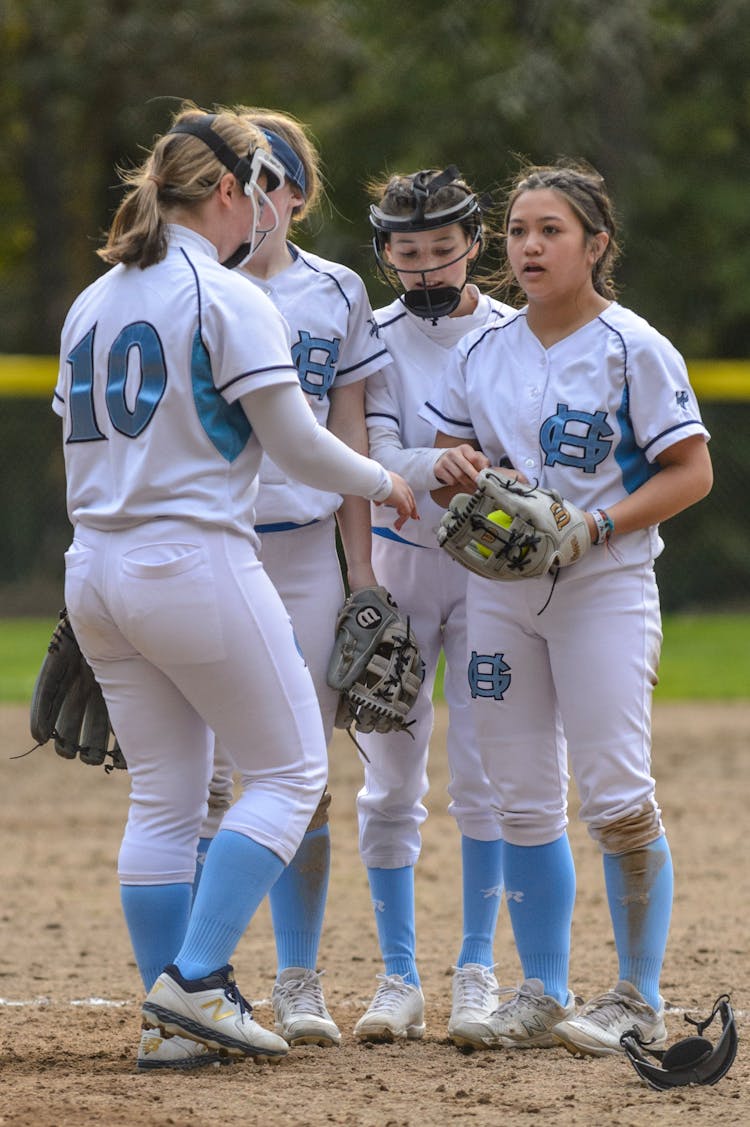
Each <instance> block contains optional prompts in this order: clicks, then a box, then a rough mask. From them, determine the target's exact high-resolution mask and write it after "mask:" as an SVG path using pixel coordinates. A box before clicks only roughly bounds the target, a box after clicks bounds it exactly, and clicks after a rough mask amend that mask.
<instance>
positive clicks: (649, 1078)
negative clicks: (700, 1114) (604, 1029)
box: [620, 994, 738, 1091]
mask: <svg viewBox="0 0 750 1127" xmlns="http://www.w3.org/2000/svg"><path fill="white" fill-rule="evenodd" d="M717 1013H720V1014H721V1021H722V1033H721V1037H720V1038H719V1040H718V1041H717V1043H716V1044H715V1045H712V1044H711V1042H710V1041H709V1040H708V1039H707V1038H706V1037H704V1036H703V1031H704V1029H706V1028H707V1026H709V1025H710V1024H711V1022H712V1021H713V1020H714V1018H715V1017H716V1015H717ZM685 1021H687V1022H688V1023H689V1024H690V1025H694V1026H695V1027H696V1029H697V1030H698V1034H697V1036H693V1037H686V1038H685V1039H684V1040H682V1041H678V1042H677V1044H676V1045H672V1047H671V1048H670V1049H667V1050H666V1052H661V1051H657V1050H649V1048H648V1044H647V1043H645V1042H643V1041H642V1040H641V1038H640V1036H639V1034H638V1032H637V1030H635V1029H628V1030H626V1031H625V1032H624V1033H623V1035H622V1037H621V1038H620V1044H621V1045H622V1047H623V1049H624V1050H625V1052H626V1053H627V1054H628V1057H629V1058H630V1061H631V1063H632V1065H633V1068H634V1069H635V1070H636V1072H637V1073H638V1075H639V1076H640V1077H641V1079H642V1080H645V1081H646V1083H647V1084H649V1085H650V1086H651V1087H652V1088H656V1089H657V1091H666V1089H667V1088H680V1087H683V1086H684V1085H687V1084H716V1083H717V1081H719V1080H721V1078H722V1076H725V1075H726V1074H727V1072H729V1069H730V1068H731V1067H732V1063H733V1061H734V1058H735V1056H736V1055H737V1041H738V1037H737V1027H736V1026H735V1023H734V1014H733V1013H732V1007H731V1006H730V1004H729V995H728V994H722V995H720V997H718V998H717V999H716V1001H715V1002H714V1006H713V1009H712V1011H711V1014H710V1016H709V1017H707V1018H706V1020H705V1021H695V1019H694V1018H692V1017H689V1016H688V1015H687V1014H685ZM646 1053H647V1054H648V1056H651V1057H654V1058H656V1060H657V1061H658V1062H659V1063H657V1064H652V1063H651V1062H650V1061H649V1060H648V1059H647V1057H646V1055H645V1054H646Z"/></svg>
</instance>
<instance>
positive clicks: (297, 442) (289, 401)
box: [240, 384, 392, 501]
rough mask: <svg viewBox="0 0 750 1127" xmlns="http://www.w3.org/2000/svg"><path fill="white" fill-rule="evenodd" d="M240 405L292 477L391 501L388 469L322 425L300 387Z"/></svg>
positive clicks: (259, 394)
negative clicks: (351, 448) (357, 451)
mask: <svg viewBox="0 0 750 1127" xmlns="http://www.w3.org/2000/svg"><path fill="white" fill-rule="evenodd" d="M240 402H241V403H242V406H243V409H244V410H245V413H246V415H247V417H248V419H249V420H250V423H251V424H252V427H253V431H254V432H255V435H256V436H257V438H258V441H259V442H260V444H261V446H262V447H263V449H264V450H265V451H266V453H267V454H268V455H269V457H271V458H272V459H273V460H274V462H276V464H277V466H279V468H280V469H281V470H282V471H283V472H284V473H285V474H286V475H287V476H288V477H293V478H296V479H297V480H298V481H303V482H305V484H307V485H311V486H312V487H313V488H314V489H323V490H326V491H327V492H329V493H342V492H343V491H344V490H346V491H347V492H348V493H353V494H355V495H356V496H358V497H367V498H369V499H370V500H372V501H383V500H385V499H386V498H387V497H388V496H390V493H391V488H392V486H391V479H390V477H389V476H388V474H387V473H386V471H385V470H384V469H383V467H382V466H380V465H378V463H377V462H374V461H372V460H371V459H370V458H364V457H363V456H362V455H361V454H357V453H355V451H354V450H350V449H349V447H348V446H346V445H345V444H344V443H343V442H340V441H339V439H338V438H336V437H335V435H333V434H331V433H330V432H329V431H327V430H325V428H324V427H321V426H319V425H318V423H317V421H316V419H315V416H314V415H313V413H312V411H311V410H310V407H309V405H308V403H307V401H306V400H305V397H304V395H303V394H302V391H301V389H300V387H299V385H298V384H297V385H294V384H283V385H279V384H276V385H273V386H271V387H266V388H260V389H258V391H253V392H250V394H248V395H244V396H242V398H241V400H240Z"/></svg>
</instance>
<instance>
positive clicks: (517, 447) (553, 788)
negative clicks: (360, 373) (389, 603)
mask: <svg viewBox="0 0 750 1127" xmlns="http://www.w3.org/2000/svg"><path fill="white" fill-rule="evenodd" d="M422 414H423V417H424V418H425V420H426V421H427V422H429V423H431V424H433V425H435V426H436V427H437V428H438V429H439V430H441V431H443V432H444V433H446V434H451V435H454V436H455V437H458V438H463V439H466V440H469V439H476V440H477V441H478V443H479V445H480V446H481V448H482V449H483V450H484V452H485V453H486V454H487V456H488V457H489V458H490V460H491V462H492V463H493V464H494V465H498V464H499V463H500V462H501V460H502V459H503V458H507V459H508V460H509V461H510V463H511V464H512V465H513V466H514V467H515V468H516V469H518V470H520V471H522V472H523V473H524V474H525V476H526V477H527V478H528V479H529V480H530V481H532V482H538V483H539V485H541V486H542V487H544V488H548V489H555V490H557V491H558V492H559V493H560V494H562V496H563V497H565V498H568V499H569V500H571V501H572V502H573V503H574V504H576V505H578V506H579V507H580V508H582V509H592V508H599V507H602V508H607V507H608V506H610V505H613V504H614V503H615V502H617V501H618V500H620V499H621V498H623V497H625V496H627V495H628V494H630V493H632V492H634V491H635V490H636V489H638V487H639V486H640V485H641V484H643V483H644V482H646V481H647V480H648V479H649V477H650V476H651V475H653V474H654V473H657V472H659V469H658V464H657V463H656V458H657V457H658V455H659V454H660V453H661V452H662V451H664V450H666V449H668V448H669V446H670V445H672V444H673V443H675V442H679V441H680V440H681V439H685V438H688V437H690V436H692V435H702V436H704V437H705V438H706V439H708V432H707V431H706V428H705V427H704V425H703V422H702V420H701V416H700V411H699V408H698V404H697V401H696V398H695V395H694V393H693V391H692V389H691V387H690V384H689V381H688V374H687V369H686V366H685V363H684V361H683V359H682V357H681V356H680V355H679V353H678V352H677V351H676V349H675V348H674V347H673V346H672V345H671V344H670V342H669V341H668V340H666V339H665V338H664V337H663V336H661V335H660V334H659V333H658V332H657V331H656V330H655V329H654V328H652V327H651V326H650V325H649V324H648V323H647V322H646V321H645V320H644V319H643V318H642V317H639V316H638V315H636V314H635V313H633V312H631V311H630V310H628V309H625V308H623V307H622V306H620V305H619V304H617V303H614V304H612V305H610V306H609V307H608V308H607V309H606V310H605V311H604V312H603V313H601V314H600V316H598V317H596V318H594V320H592V321H590V322H589V323H588V324H586V325H584V326H583V327H582V328H580V329H578V330H577V331H576V332H574V333H571V334H570V335H569V336H568V337H566V338H565V339H563V340H561V341H559V342H558V343H556V344H554V345H553V346H552V347H550V348H547V349H545V348H544V347H543V346H542V344H541V343H540V342H539V340H538V339H537V338H536V337H535V336H534V334H533V333H532V332H531V331H530V329H529V327H528V324H527V321H526V315H525V310H521V311H519V312H518V313H517V314H516V315H515V316H514V317H512V318H510V319H509V320H508V321H506V322H504V323H503V324H501V325H498V326H490V327H488V328H487V329H485V330H480V331H478V332H474V333H471V334H469V336H467V337H465V338H464V339H463V340H462V341H461V342H460V344H459V345H458V347H457V348H456V350H455V352H454V356H453V360H452V363H451V367H450V370H449V372H448V373H447V375H446V379H445V381H444V383H443V385H442V388H441V389H440V392H439V394H436V395H434V396H433V397H432V398H431V399H430V401H429V403H428V404H426V405H425V407H424V408H423V411H422ZM662 546H663V545H662V542H661V539H660V537H659V535H658V528H657V527H651V528H648V529H644V530H639V531H635V532H631V533H627V534H625V535H617V532H616V530H615V537H614V541H613V545H612V548H611V550H610V549H608V548H605V547H598V548H596V547H595V548H592V549H591V551H590V552H588V553H587V555H586V556H584V558H583V559H582V560H581V561H580V562H579V563H577V564H575V565H574V566H572V567H568V568H562V569H561V570H560V572H559V574H558V576H557V577H556V578H555V579H553V578H552V577H550V576H545V577H542V578H539V579H528V580H525V581H523V582H520V583H494V582H492V581H491V580H488V579H484V578H482V577H480V576H477V575H472V574H470V575H469V579H468V584H467V603H466V620H467V648H466V661H467V665H466V677H467V680H468V684H469V688H470V691H471V698H472V703H473V708H472V713H473V717H474V722H475V726H476V734H477V740H478V744H479V749H480V752H481V760H482V763H483V764H484V767H485V770H486V771H487V774H488V777H489V778H490V780H491V782H492V786H493V793H494V795H495V801H496V803H497V812H498V817H499V820H500V825H501V828H502V836H503V838H504V840H506V841H508V842H511V843H513V844H516V845H527V846H536V845H543V844H546V843H548V842H550V841H554V840H556V839H557V838H558V837H559V835H560V834H561V833H562V832H563V831H564V829H565V826H566V825H567V789H568V762H570V765H571V768H572V771H573V774H574V776H575V778H576V782H577V786H578V792H579V795H580V798H581V807H580V817H581V818H582V820H583V821H585V822H586V823H587V824H588V826H589V829H590V830H591V832H592V833H594V834H596V833H597V832H598V831H600V830H601V829H602V828H603V827H605V826H607V825H609V824H611V823H613V822H617V821H618V820H620V819H623V818H626V817H630V816H633V817H636V816H642V815H643V814H644V812H646V811H649V810H651V811H653V819H654V834H655V836H656V834H658V833H659V832H660V826H661V822H660V812H659V809H658V806H657V805H656V799H655V784H654V780H653V778H652V776H651V696H652V691H653V687H654V685H655V684H656V682H657V670H658V664H659V653H660V647H661V640H662V636H661V620H660V612H659V597H658V591H657V587H656V580H655V577H654V570H653V560H654V558H655V557H656V555H657V554H658V553H659V552H660V551H661V548H662Z"/></svg>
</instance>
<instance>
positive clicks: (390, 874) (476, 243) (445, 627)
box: [355, 168, 513, 1047]
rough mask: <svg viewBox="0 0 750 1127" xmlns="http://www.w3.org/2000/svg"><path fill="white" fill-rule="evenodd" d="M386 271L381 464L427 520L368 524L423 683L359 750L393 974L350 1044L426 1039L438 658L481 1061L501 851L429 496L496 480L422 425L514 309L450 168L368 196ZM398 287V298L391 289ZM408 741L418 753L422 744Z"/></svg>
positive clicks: (462, 964) (374, 436)
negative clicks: (423, 891) (421, 911)
mask: <svg viewBox="0 0 750 1127" xmlns="http://www.w3.org/2000/svg"><path fill="white" fill-rule="evenodd" d="M373 195H374V197H375V199H376V200H377V202H376V203H375V204H374V205H373V206H372V207H371V209H370V218H371V222H372V224H373V227H374V231H375V238H374V246H375V253H376V256H377V260H378V262H379V263H380V266H381V269H382V271H383V273H384V274H385V276H386V278H387V279H388V280H389V281H392V284H393V286H394V289H396V292H397V293H399V291H400V290H401V289H403V292H401V293H400V296H399V297H398V298H397V299H396V300H395V301H393V302H392V303H391V304H390V305H388V306H386V307H385V308H384V309H380V310H378V312H377V313H376V319H377V322H378V325H379V326H380V335H381V337H382V339H383V340H384V342H385V343H386V345H387V346H388V351H389V353H390V355H391V363H390V364H388V365H387V366H386V367H384V368H383V369H382V370H381V371H380V372H379V373H378V374H377V375H375V376H372V377H371V378H370V379H369V380H368V383H367V424H368V431H369V436H370V450H371V454H372V456H373V457H375V458H377V459H378V461H380V462H381V464H382V465H384V466H386V467H388V468H390V469H396V468H398V472H399V473H401V474H402V475H403V476H404V477H405V478H406V479H407V481H409V483H410V484H411V485H412V487H413V489H414V490H415V492H416V494H417V496H418V497H419V505H420V514H421V519H420V521H419V523H416V522H409V523H408V524H407V525H406V526H405V527H404V528H403V529H402V530H401V532H400V533H396V532H394V531H393V529H391V528H389V527H388V525H387V523H386V522H385V521H383V520H382V519H381V516H380V514H379V513H378V512H377V511H376V510H373V525H374V527H373V532H374V539H373V557H372V558H373V566H374V569H375V573H376V575H377V577H378V580H379V581H380V582H381V583H382V584H384V585H385V586H386V587H387V588H388V589H389V590H390V591H391V593H392V594H393V596H394V598H395V599H396V601H397V603H398V604H399V607H400V608H401V610H402V611H403V612H404V613H406V614H408V615H409V616H410V620H411V624H412V627H413V629H414V632H415V635H416V638H417V641H418V643H419V647H420V652H421V654H422V657H423V660H424V665H425V681H424V686H423V689H422V691H421V692H420V695H419V697H418V699H417V702H416V704H415V706H414V709H413V711H412V714H411V717H412V718H413V721H414V723H413V726H412V727H411V729H410V734H409V733H403V732H401V733H396V732H394V733H391V734H388V735H375V734H373V735H371V736H364V735H363V736H360V737H359V739H360V742H361V744H362V747H363V750H364V751H365V753H366V755H367V757H368V760H369V762H366V763H365V764H364V772H365V778H364V786H363V787H362V790H361V791H360V793H359V796H358V803H357V805H358V814H359V832H360V851H361V855H362V858H363V860H364V863H365V865H366V866H367V875H368V879H369V883H370V889H371V891H372V898H373V905H374V908H375V919H376V923H377V931H378V938H379V942H380V949H381V953H382V956H383V960H384V964H385V966H384V969H385V974H384V975H379V976H378V977H379V978H380V980H381V982H380V986H379V988H378V990H377V992H376V994H375V997H374V999H373V1001H372V1003H371V1005H370V1007H369V1009H368V1010H367V1012H366V1013H365V1014H364V1016H363V1017H362V1018H361V1019H360V1020H359V1021H358V1023H357V1025H356V1028H355V1034H356V1035H357V1036H358V1037H360V1038H362V1039H366V1040H383V1039H387V1040H390V1039H392V1038H393V1037H421V1036H422V1034H423V1032H424V1028H425V1025H424V998H423V995H422V990H421V988H420V978H419V972H418V968H417V962H416V937H415V926H414V866H415V865H416V862H417V859H418V857H419V853H420V848H421V836H420V826H421V824H422V822H423V821H424V819H425V818H426V816H427V810H426V808H425V806H424V803H423V800H424V796H425V794H426V792H427V788H428V780H427V759H428V750H429V742H430V736H431V733H432V727H433V719H434V714H433V707H432V700H431V698H432V690H433V685H434V681H435V673H436V668H437V662H438V657H439V655H440V651H441V648H442V649H443V651H444V653H445V662H446V665H445V681H444V687H445V699H446V701H447V703H448V709H449V725H448V736H447V754H448V762H449V765H450V775H451V782H450V786H449V788H448V789H449V792H450V795H451V804H450V807H449V809H450V811H451V813H452V814H453V816H454V817H455V818H456V821H457V823H458V826H459V829H460V831H461V851H462V863H463V913H464V920H463V943H462V946H461V950H460V952H459V955H458V958H457V960H456V967H455V969H454V975H453V1004H452V1011H451V1017H450V1022H449V1026H448V1032H449V1035H450V1036H451V1037H452V1038H453V1040H454V1041H455V1042H456V1043H458V1044H459V1045H472V1046H478V1047H483V1046H484V1044H485V1038H486V1037H487V1036H488V1032H489V1031H488V1029H487V1026H486V1019H487V1016H488V1015H489V1014H490V1013H491V1012H492V1011H493V1010H494V1009H495V1006H496V1004H497V999H496V997H495V995H494V993H493V991H494V990H495V989H496V988H497V981H496V979H495V977H494V974H493V971H492V966H493V962H494V960H493V940H494V933H495V925H496V921H497V912H498V907H499V903H500V896H501V891H502V877H501V872H500V841H499V836H500V833H499V827H498V821H497V817H496V815H495V814H494V813H493V811H492V808H491V803H490V794H489V784H488V781H487V778H486V775H485V772H484V770H483V768H482V765H481V761H480V757H479V750H478V747H477V742H476V737H475V733H474V727H473V722H472V718H471V709H470V697H469V692H468V687H467V685H466V680H465V676H464V666H465V650H466V621H465V599H466V577H467V573H466V571H465V570H464V569H463V568H462V567H461V566H460V565H459V566H456V564H455V562H454V561H453V560H451V559H450V558H449V557H448V556H447V555H446V554H445V553H444V552H441V551H440V550H439V549H438V546H437V541H436V538H435V527H436V525H437V524H438V522H439V520H440V517H441V516H442V510H441V509H440V508H438V506H437V505H435V503H434V502H433V501H432V499H431V497H430V494H429V490H430V489H433V488H435V486H437V485H439V484H440V483H445V482H451V481H455V482H458V483H463V484H464V486H465V487H467V488H469V489H471V488H473V483H474V476H475V474H476V470H477V469H478V468H481V467H482V466H483V465H485V464H486V459H482V457H481V456H480V455H478V454H477V452H476V451H474V450H473V449H472V448H471V447H470V446H468V445H466V446H464V447H463V448H459V449H456V450H435V449H434V439H435V426H434V424H431V423H430V424H428V423H426V422H425V421H424V420H423V419H421V418H420V417H419V415H418V412H419V409H420V407H421V406H422V404H423V403H424V401H425V400H426V399H427V398H429V396H431V395H433V394H434V393H435V390H436V389H437V388H438V387H439V386H440V383H441V382H442V379H443V375H444V372H445V369H446V366H447V364H448V360H449V357H450V353H451V349H452V348H453V346H454V345H455V344H456V343H457V342H458V341H459V340H460V339H461V338H462V337H463V336H464V334H465V333H467V332H468V331H469V330H471V329H476V328H479V327H482V326H488V325H502V324H504V323H505V321H506V320H507V318H508V317H509V316H510V315H511V314H512V313H513V310H512V309H511V308H510V307H509V306H505V305H502V304H500V303H499V302H497V301H495V300H493V299H492V298H491V297H488V296H487V295H484V294H481V293H480V292H479V290H478V289H477V287H476V286H475V285H473V284H471V283H470V282H469V276H470V274H471V272H472V271H473V270H474V268H475V266H476V263H477V259H478V257H479V253H480V249H481V245H482V239H483V224H482V215H481V210H480V206H479V202H478V200H477V197H476V195H475V194H474V192H472V190H471V188H470V187H469V186H468V185H467V184H466V182H465V181H464V180H462V179H461V177H460V175H459V173H458V172H457V170H456V169H455V168H449V169H447V170H446V171H444V172H438V171H435V170H428V171H422V172H418V173H413V174H411V175H408V176H393V177H391V178H390V180H388V181H387V182H385V183H383V184H377V185H374V186H373ZM396 287H398V288H396ZM412 737H413V738H412Z"/></svg>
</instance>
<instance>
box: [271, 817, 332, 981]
mask: <svg viewBox="0 0 750 1127" xmlns="http://www.w3.org/2000/svg"><path fill="white" fill-rule="evenodd" d="M330 870H331V836H330V833H329V831H328V826H320V827H319V828H318V829H317V830H309V831H308V833H306V834H305V836H304V837H303V838H302V843H301V845H300V847H299V849H298V850H297V852H296V854H295V856H294V857H293V859H292V861H291V862H290V864H289V865H287V867H286V869H285V870H284V872H283V873H282V874H281V876H280V877H279V879H278V880H277V881H276V884H275V885H274V886H273V888H272V889H271V895H270V900H271V916H272V919H273V933H274V937H275V939H276V955H277V959H278V970H279V971H282V970H285V969H286V968H287V967H307V968H308V969H309V970H316V969H317V960H318V947H319V946H320V935H321V932H322V930H323V915H324V912H325V906H326V897H327V895H328V877H329V874H330Z"/></svg>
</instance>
